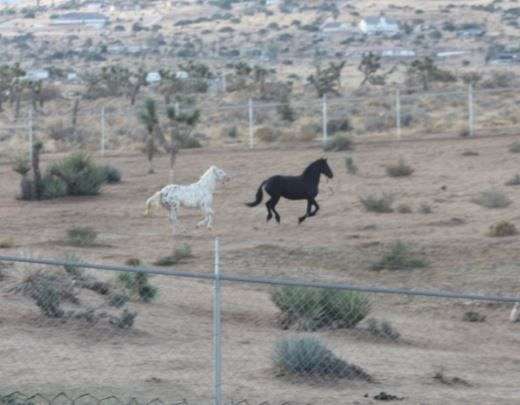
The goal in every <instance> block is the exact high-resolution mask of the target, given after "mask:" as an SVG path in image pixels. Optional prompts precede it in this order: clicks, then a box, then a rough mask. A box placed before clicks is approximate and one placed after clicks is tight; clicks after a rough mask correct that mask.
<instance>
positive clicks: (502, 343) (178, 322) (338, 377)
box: [0, 239, 520, 405]
mask: <svg viewBox="0 0 520 405" xmlns="http://www.w3.org/2000/svg"><path fill="white" fill-rule="evenodd" d="M1 263H4V265H3V266H2V267H1V268H2V270H1V272H0V276H2V277H0V279H3V281H2V285H5V284H6V283H7V285H8V286H9V287H8V288H7V287H6V288H2V292H3V295H2V298H0V299H1V300H2V306H3V307H4V308H5V312H3V314H2V318H1V319H0V321H1V322H2V326H3V331H4V332H3V333H4V335H5V340H4V349H5V350H6V353H10V354H8V355H6V358H5V359H4V364H5V368H4V372H5V373H8V374H5V375H4V374H3V373H2V371H1V370H0V377H1V378H2V381H3V388H2V389H4V390H5V389H7V390H9V391H8V392H16V391H18V392H42V394H41V397H40V398H39V399H38V400H36V399H35V397H34V396H33V397H27V396H26V397H25V400H21V399H19V400H15V399H14V398H12V401H7V402H6V403H8V404H11V405H12V404H22V403H23V404H29V403H31V404H33V403H34V404H36V403H47V404H51V403H52V404H54V403H56V402H57V401H55V400H54V399H56V398H58V397H60V398H61V399H60V401H58V402H59V403H64V401H65V402H67V401H69V403H95V404H99V403H111V401H113V403H118V404H121V403H128V404H130V403H132V404H134V403H136V404H137V403H138V401H136V400H135V399H132V398H139V396H138V395H137V394H138V393H139V394H146V395H145V397H148V398H162V399H163V401H165V403H171V402H172V401H175V398H198V399H195V400H191V399H190V400H182V401H181V402H176V403H179V404H180V403H183V404H187V405H189V404H203V403H204V404H209V403H211V404H213V405H224V404H239V403H240V404H247V403H251V404H259V403H263V404H266V405H267V404H275V403H286V401H289V400H297V399H298V400H301V401H307V402H309V401H311V402H312V403H337V401H338V398H337V397H335V395H338V390H339V389H340V388H339V387H341V397H344V395H347V394H348V395H350V397H352V398H356V396H357V395H360V398H361V395H365V393H366V392H367V391H373V390H379V389H385V390H387V391H391V392H394V393H398V394H401V395H402V394H403V390H406V389H409V388H410V387H409V384H408V383H406V384H404V383H403V382H404V381H408V380H409V378H410V377H409V374H408V373H409V372H412V371H411V369H414V370H415V371H413V373H417V374H418V375H420V377H418V379H419V378H424V376H425V375H427V374H429V373H431V372H432V370H430V368H433V367H434V366H435V367H436V366H437V365H446V364H447V365H449V366H450V367H451V368H450V369H449V371H450V370H453V369H456V370H475V372H476V373H478V375H479V376H478V377H477V376H476V375H472V374H471V373H469V372H468V375H466V374H464V376H463V377H465V378H467V382H464V381H465V380H462V381H463V383H461V384H463V385H464V384H466V383H467V387H472V386H473V383H474V381H475V380H478V386H479V387H482V389H483V390H484V389H485V390H489V391H490V392H492V391H493V390H498V391H497V392H498V393H492V394H491V395H495V396H493V398H495V399H496V395H505V396H507V395H509V394H508V393H506V392H504V389H505V388H507V389H508V390H509V389H511V390H513V387H514V388H515V389H516V384H517V381H518V377H520V372H519V371H518V368H517V366H516V363H514V359H511V364H509V363H508V362H505V363H504V358H506V357H505V356H506V353H508V350H511V349H513V347H509V346H510V345H509V343H511V342H512V341H511V339H510V338H508V336H509V335H508V334H507V331H505V330H504V328H500V327H499V326H498V324H497V323H493V324H490V325H486V323H482V324H481V325H484V326H481V327H480V328H479V329H476V328H474V329H468V328H461V327H460V324H459V322H460V321H461V320H467V321H469V322H484V320H485V316H484V315H482V314H480V313H478V312H475V311H466V313H464V319H458V320H457V319H454V315H453V313H459V312H460V311H461V310H462V311H465V310H471V309H479V311H480V310H482V309H484V310H485V309H486V308H488V307H487V306H484V305H483V304H485V303H492V304H497V305H498V304H500V305H505V304H512V303H516V302H520V296H514V295H500V294H495V295H491V294H488V295H485V294H476V293H464V292H463V293H459V292H450V291H428V290H415V289H413V290H410V289H400V288H384V287H372V286H356V285H351V284H346V283H342V282H338V283H323V282H308V281H302V280H292V279H277V278H267V277H249V276H237V275H230V274H226V272H225V271H222V268H224V267H225V265H224V266H223V265H222V263H221V261H220V247H219V243H218V239H217V240H215V245H214V265H213V269H212V271H208V273H195V272H182V271H178V270H176V269H175V266H174V267H172V268H169V269H159V268H154V267H143V266H114V265H105V264H96V263H86V262H82V261H80V260H55V259H41V258H31V257H16V256H0V264H1ZM16 264H20V265H23V266H22V267H18V266H16ZM26 265H30V266H26ZM34 266H39V267H34ZM41 266H45V267H41ZM53 268H55V269H57V268H63V269H65V271H63V269H62V270H60V272H57V271H58V270H52V269H53ZM35 270H36V271H35ZM83 270H90V271H91V272H92V271H93V273H92V274H95V275H96V276H93V275H92V274H90V273H89V274H87V273H83ZM110 274H117V277H116V280H119V281H120V282H122V283H123V284H124V285H125V286H126V287H125V288H130V290H131V291H133V293H135V296H134V298H135V297H137V301H134V300H133V299H132V300H131V301H130V302H126V303H125V304H124V305H126V307H124V308H125V309H124V311H123V313H122V315H117V316H116V315H115V312H114V311H119V310H121V308H122V307H121V306H119V304H117V305H116V306H115V307H111V308H109V306H108V305H106V302H110V303H111V304H112V305H114V303H115V302H116V303H117V302H119V301H118V300H121V295H122V294H121V290H120V289H118V288H116V287H115V284H113V282H112V281H110ZM15 275H17V277H15ZM147 276H150V277H153V276H159V277H161V281H160V282H157V285H160V288H161V293H160V294H161V295H160V296H159V300H158V301H157V302H156V303H152V304H149V300H148V299H144V298H145V297H148V298H150V296H149V295H146V294H150V291H151V290H152V289H153V288H154V287H151V286H150V285H149V284H147V283H148V282H149V280H148V278H147ZM15 278H16V280H17V282H16V283H15V282H14V280H15ZM10 279H11V280H12V282H11V283H9V280H10ZM6 280H7V281H6ZM150 280H151V282H152V284H155V283H156V282H155V281H154V280H155V279H154V278H151V279H150ZM168 280H176V281H175V283H168ZM129 284H131V286H130V287H128V285H129ZM130 290H129V291H130ZM145 290H146V291H145ZM85 291H87V292H88V294H87V293H86V292H85ZM94 292H96V294H97V295H96V299H97V301H96V304H94V303H93V302H94V301H93V300H94V298H93V296H92V294H93V293H94ZM21 297H26V298H27V299H29V300H33V302H34V303H35V304H36V306H37V307H38V308H39V310H40V313H41V315H38V313H37V312H35V311H37V308H36V307H31V306H30V305H29V302H30V301H25V300H23V299H22V298H21ZM102 301H103V302H105V304H102V303H101V302H102ZM479 303H480V304H481V305H480V306H479ZM87 304H88V305H90V306H88V307H86V309H84V307H83V306H85V305H87ZM67 305H68V306H67ZM31 308H34V309H31ZM114 308H118V309H114ZM450 311H452V313H451V314H450V315H447V313H449V312H450ZM453 311H454V312H453ZM31 314H32V315H31ZM369 314H370V315H371V316H375V318H369V316H368V315H369ZM425 314H428V318H425ZM135 316H137V326H133V320H134V318H135ZM129 318H131V319H129ZM466 318H467V319H466ZM20 322H21V325H24V326H23V328H24V329H23V333H22V334H21V335H20V331H19V330H18V329H16V328H15V326H17V325H18V324H20ZM82 322H83V323H82ZM31 325H34V326H32V327H34V329H31ZM67 325H69V326H67ZM109 325H112V326H111V327H112V329H110V326H109ZM475 325H479V324H478V323H477V324H475ZM42 328H43V329H42ZM135 328H137V330H135ZM431 328H433V329H431ZM134 330H135V332H132V331H134ZM477 330H478V331H479V333H478V334H476V335H475V334H474V333H475V332H476V331H477ZM423 331H424V332H423ZM433 331H435V332H434V333H433ZM73 332H77V333H73ZM42 333H43V335H44V336H46V338H45V339H43V338H41V337H39V335H40V334H42ZM421 333H424V334H425V335H422V334H421ZM432 333H433V334H432ZM85 339H86V340H85ZM26 340H27V341H28V342H31V343H30V344H29V343H28V344H26V343H23V342H26ZM431 340H433V343H432V344H433V345H434V346H433V347H435V356H434V357H435V358H432V357H431V353H430V350H431V349H427V348H425V349H424V351H422V349H421V347H422V346H424V345H425V344H426V342H429V341H431ZM85 343H87V344H86V345H85ZM513 343H514V342H513ZM21 344H24V350H21V346H20V345H21ZM486 345H489V346H486ZM484 346H486V348H484V349H483V347H484ZM482 350H484V351H487V355H486V356H487V357H486V366H485V367H484V366H481V365H479V358H478V356H477V357H475V351H476V352H480V351H482ZM116 364H117V366H116ZM148 364H151V367H150V366H148ZM388 364H393V365H395V367H392V368H390V369H389V368H388ZM28 365H30V366H29V370H28V369H27V367H28ZM114 367H115V368H114ZM51 369H52V370H53V371H52V372H51V371H50V370H51ZM116 369H117V370H118V372H114V371H115V370H116ZM123 369H124V370H125V371H124V372H123ZM22 370H25V371H24V372H23V375H25V377H24V378H23V379H21V378H19V377H16V376H19V375H20V373H21V372H22ZM498 370H501V371H503V373H504V374H507V375H509V374H508V373H511V380H507V381H506V380H504V381H501V384H500V385H499V386H498V385H497V386H495V385H493V384H494V383H493V382H496V378H495V375H496V372H498ZM116 376H117V378H116ZM430 377H431V378H432V379H433V380H432V381H437V382H438V381H439V379H440V381H441V383H442V381H448V377H446V375H444V374H442V372H441V374H440V375H439V373H435V374H432V375H431V376H430ZM31 378H33V379H34V381H33V380H31ZM136 378H137V379H136ZM443 379H445V380H443ZM143 380H144V381H143ZM460 380H461V379H460V378H459V379H458V380H456V381H460ZM340 381H342V382H345V381H347V382H348V383H347V384H344V383H341V384H340V385H339V386H338V385H336V383H338V382H340ZM450 381H451V380H450ZM350 382H352V384H350ZM295 383H297V384H295ZM374 383H376V384H375V385H374ZM41 384H44V387H46V389H45V390H41V389H40V388H41ZM407 384H408V385H407ZM446 384H450V383H449V381H448V382H446ZM486 384H488V385H486ZM489 384H491V385H489ZM69 385H70V386H71V387H70V388H71V391H72V393H70V392H69V393H68V394H65V395H61V394H58V395H56V392H61V391H64V389H63V387H68V386H69ZM166 386H171V387H172V388H171V389H170V390H166V388H165V387H166ZM331 386H332V387H334V389H332V390H331V389H330V388H331ZM58 387H62V388H58ZM376 387H377V388H376ZM407 387H408V388H407ZM94 388H95V389H94ZM430 389H431V390H432V391H431V392H435V393H436V395H437V394H438V387H437V386H435V385H432V386H431V387H430V388H428V387H427V386H424V385H421V390H420V391H424V395H425V396H426V397H425V398H428V395H430V393H431V392H430V393H429V390H430ZM53 390H55V391H54V392H52V391H53ZM8 392H6V393H5V394H4V392H0V397H1V398H9V396H6V397H2V395H7V394H8ZM64 392H68V391H67V390H65V391H64ZM84 392H91V393H92V394H91V397H90V396H89V398H82V399H85V400H86V399H89V400H88V401H86V402H82V401H80V400H79V396H80V395H81V394H83V393H84ZM508 392H509V391H508ZM511 392H512V391H511ZM372 395H373V394H372ZM385 395H386V394H385ZM464 395H466V394H464ZM515 395H516V394H515ZM76 396H77V398H76ZM67 398H68V399H67ZM233 398H246V400H243V399H241V400H240V401H237V400H233ZM464 398H465V397H464ZM22 399H23V398H22ZM33 399H34V401H33ZM58 399H59V398H58ZM413 399H415V400H416V401H415V402H417V403H421V402H422V401H423V399H422V398H420V397H413V398H412V400H413ZM247 401H250V402H247ZM483 401H484V402H485V400H484V399H483ZM4 402H5V401H4ZM455 402H456V401H455ZM462 402H464V401H462ZM0 403H2V401H1V400H0ZM141 403H146V404H151V403H156V404H161V403H162V402H161V400H159V399H153V400H149V402H146V401H143V402H141ZM287 403H288V402H287Z"/></svg>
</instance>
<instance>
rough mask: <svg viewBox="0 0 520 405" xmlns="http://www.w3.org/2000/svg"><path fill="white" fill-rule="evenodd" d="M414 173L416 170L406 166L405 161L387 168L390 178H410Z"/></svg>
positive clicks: (400, 160) (401, 160)
mask: <svg viewBox="0 0 520 405" xmlns="http://www.w3.org/2000/svg"><path fill="white" fill-rule="evenodd" d="M413 172H414V169H413V168H412V167H411V166H409V165H408V164H406V162H405V161H404V160H403V159H399V162H397V163H395V164H390V165H387V166H386V174H387V175H389V176H390V177H406V176H410V175H411V174H412V173H413Z"/></svg>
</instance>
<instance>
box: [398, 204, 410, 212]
mask: <svg viewBox="0 0 520 405" xmlns="http://www.w3.org/2000/svg"><path fill="white" fill-rule="evenodd" d="M397 212H398V213H399V214H411V213H412V209H411V208H410V206H409V205H406V204H399V206H398V207H397Z"/></svg>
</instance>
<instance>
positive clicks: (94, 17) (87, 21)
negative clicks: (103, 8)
mask: <svg viewBox="0 0 520 405" xmlns="http://www.w3.org/2000/svg"><path fill="white" fill-rule="evenodd" d="M107 23H108V17H106V16H105V15H103V14H100V13H67V14H61V15H60V16H58V17H56V18H53V19H52V25H71V26H72V25H75V26H78V25H86V26H89V27H94V28H103V27H104V26H105V25H107Z"/></svg>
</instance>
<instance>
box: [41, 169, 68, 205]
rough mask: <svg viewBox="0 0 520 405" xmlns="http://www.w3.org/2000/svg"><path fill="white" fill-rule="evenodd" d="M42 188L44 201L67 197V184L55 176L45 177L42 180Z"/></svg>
mask: <svg viewBox="0 0 520 405" xmlns="http://www.w3.org/2000/svg"><path fill="white" fill-rule="evenodd" d="M41 188H42V195H41V198H42V199H44V200H52V199H53V198H61V197H65V196H66V195H67V184H65V182H64V181H63V180H61V179H59V178H57V177H54V176H50V175H46V176H44V177H43V178H42V183H41Z"/></svg>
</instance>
